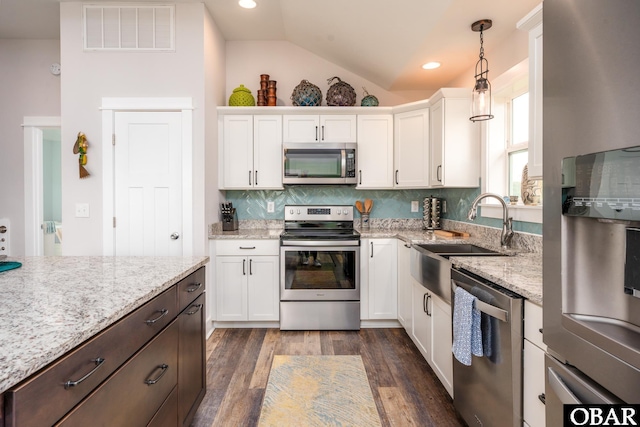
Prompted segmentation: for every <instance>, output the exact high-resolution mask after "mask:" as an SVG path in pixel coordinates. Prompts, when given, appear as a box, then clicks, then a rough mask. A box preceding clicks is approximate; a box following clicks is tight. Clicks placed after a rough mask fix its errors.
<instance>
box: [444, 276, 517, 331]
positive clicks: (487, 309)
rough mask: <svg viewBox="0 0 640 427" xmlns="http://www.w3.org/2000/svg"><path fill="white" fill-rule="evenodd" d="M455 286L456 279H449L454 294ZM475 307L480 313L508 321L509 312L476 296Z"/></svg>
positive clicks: (456, 286)
mask: <svg viewBox="0 0 640 427" xmlns="http://www.w3.org/2000/svg"><path fill="white" fill-rule="evenodd" d="M457 288H458V285H456V281H455V280H453V279H451V291H452V292H453V293H454V295H455V293H456V289H457ZM476 308H477V309H478V310H480V311H481V312H482V313H485V314H488V315H489V316H491V317H495V318H496V319H498V320H501V321H503V322H508V321H509V313H508V312H507V311H506V310H503V309H501V308H498V307H496V306H494V305H491V304H487V303H486V302H484V301H480V300H479V299H477V298H476Z"/></svg>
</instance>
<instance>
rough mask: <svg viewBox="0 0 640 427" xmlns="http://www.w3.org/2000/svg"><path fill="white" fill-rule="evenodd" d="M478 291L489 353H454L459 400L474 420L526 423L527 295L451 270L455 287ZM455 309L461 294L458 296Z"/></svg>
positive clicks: (462, 410) (455, 390) (495, 423)
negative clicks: (465, 359)
mask: <svg viewBox="0 0 640 427" xmlns="http://www.w3.org/2000/svg"><path fill="white" fill-rule="evenodd" d="M458 286H460V287H462V288H463V289H464V290H466V291H467V292H469V293H471V294H472V295H474V296H476V297H477V298H478V299H477V301H476V307H477V308H478V309H479V310H480V312H481V327H482V339H483V351H484V356H482V357H476V356H473V360H472V362H471V366H466V365H463V364H462V363H460V362H459V361H458V360H457V359H456V358H455V357H454V358H453V403H454V406H455V407H456V409H457V410H458V412H460V414H461V415H462V417H463V418H464V420H465V421H466V422H467V424H468V425H470V426H487V427H488V426H514V427H516V426H517V427H521V426H522V346H523V341H522V340H523V299H522V296H520V295H518V294H515V293H513V292H511V291H509V290H507V289H504V288H501V287H500V286H498V285H496V284H494V283H491V282H489V281H487V280H486V279H483V278H481V277H478V276H476V275H474V274H472V273H469V272H467V271H460V270H456V269H453V270H451V287H452V292H454V291H455V288H456V287H458ZM452 303H453V304H452V309H453V310H455V298H452Z"/></svg>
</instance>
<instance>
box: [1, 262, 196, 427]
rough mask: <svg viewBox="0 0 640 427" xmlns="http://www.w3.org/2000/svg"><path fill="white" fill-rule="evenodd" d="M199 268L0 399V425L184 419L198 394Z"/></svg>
mask: <svg viewBox="0 0 640 427" xmlns="http://www.w3.org/2000/svg"><path fill="white" fill-rule="evenodd" d="M205 319H206V315H205V268H204V267H200V268H199V269H198V270H196V271H194V272H193V273H191V274H189V275H188V276H187V277H185V278H183V279H182V280H179V281H178V282H177V283H175V284H174V285H173V286H170V287H169V288H168V289H166V290H165V291H164V292H162V293H161V294H159V295H157V296H155V297H154V298H153V299H151V300H150V301H148V302H146V303H145V304H143V305H142V306H140V307H139V308H137V309H135V310H134V311H133V312H131V313H129V314H128V315H126V316H125V317H123V318H122V319H120V320H119V321H117V322H115V323H114V324H112V325H111V326H109V327H108V328H106V329H104V330H103V331H101V332H100V333H98V334H97V335H95V336H94V337H92V338H90V339H89V340H87V341H85V342H84V343H82V344H80V345H79V346H77V347H76V348H74V349H72V350H71V351H69V352H67V353H66V354H64V355H63V356H61V357H59V358H58V359H56V360H55V361H53V362H52V363H50V364H48V365H47V366H45V367H44V368H42V369H40V370H39V371H38V372H36V373H34V374H33V375H31V376H30V377H28V378H27V379H25V380H23V381H21V382H20V383H18V384H17V385H16V386H14V387H11V388H9V389H8V390H6V391H5V392H4V394H3V395H2V396H1V397H2V399H0V409H1V410H2V411H0V427H2V426H4V427H28V426H48V425H60V426H88V425H95V426H98V425H105V426H107V425H108V426H167V427H169V426H179V427H182V426H188V425H189V424H190V423H191V420H192V419H193V416H194V415H195V412H196V410H197V408H198V406H199V405H200V402H201V401H202V399H203V398H204V394H205V390H206V386H205V381H206V361H205V357H206V356H205Z"/></svg>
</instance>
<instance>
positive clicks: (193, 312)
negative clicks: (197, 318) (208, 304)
mask: <svg viewBox="0 0 640 427" xmlns="http://www.w3.org/2000/svg"><path fill="white" fill-rule="evenodd" d="M192 307H195V308H196V309H195V310H193V311H187V315H188V316H192V315H194V314H196V313H197V312H199V311H200V309H201V308H202V304H196V305H192Z"/></svg>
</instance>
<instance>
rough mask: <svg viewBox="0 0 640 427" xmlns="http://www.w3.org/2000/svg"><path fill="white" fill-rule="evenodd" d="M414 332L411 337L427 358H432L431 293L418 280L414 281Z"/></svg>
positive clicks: (412, 298)
mask: <svg viewBox="0 0 640 427" xmlns="http://www.w3.org/2000/svg"><path fill="white" fill-rule="evenodd" d="M412 288H413V295H412V297H411V300H412V304H411V305H412V307H413V328H412V330H413V333H412V334H411V339H412V340H413V342H414V343H415V345H416V347H418V350H420V353H422V356H423V357H424V358H425V360H427V361H429V360H430V359H431V354H430V352H431V298H432V296H431V294H430V293H429V292H428V291H427V289H426V288H425V287H424V286H422V285H421V284H420V283H418V282H417V281H415V280H414V281H413V286H412Z"/></svg>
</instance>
